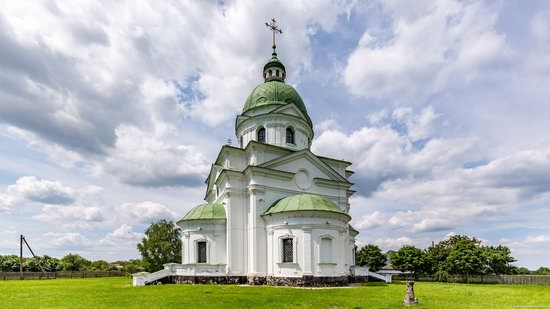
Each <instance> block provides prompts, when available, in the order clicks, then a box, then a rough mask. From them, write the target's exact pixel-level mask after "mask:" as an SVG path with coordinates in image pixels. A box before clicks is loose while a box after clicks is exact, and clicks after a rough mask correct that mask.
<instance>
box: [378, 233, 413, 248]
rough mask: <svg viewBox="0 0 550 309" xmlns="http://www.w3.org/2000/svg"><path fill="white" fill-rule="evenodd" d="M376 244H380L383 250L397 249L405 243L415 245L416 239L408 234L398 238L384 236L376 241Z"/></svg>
mask: <svg viewBox="0 0 550 309" xmlns="http://www.w3.org/2000/svg"><path fill="white" fill-rule="evenodd" d="M374 244H375V245H378V246H380V248H381V249H382V250H397V249H399V248H401V247H403V246H405V245H414V241H413V240H412V239H410V238H409V237H406V236H401V237H398V238H384V239H377V240H375V241H374Z"/></svg>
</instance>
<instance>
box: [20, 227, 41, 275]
mask: <svg viewBox="0 0 550 309" xmlns="http://www.w3.org/2000/svg"><path fill="white" fill-rule="evenodd" d="M23 242H25V245H27V248H29V251H30V252H31V254H32V256H33V257H34V258H35V259H36V261H37V262H38V267H40V270H41V271H42V273H43V274H44V275H45V274H46V272H45V271H44V268H42V264H40V258H39V257H38V256H36V255H35V254H34V252H33V251H32V249H31V246H29V243H28V242H27V240H26V239H25V236H23V235H21V238H20V239H19V274H20V279H21V280H23Z"/></svg>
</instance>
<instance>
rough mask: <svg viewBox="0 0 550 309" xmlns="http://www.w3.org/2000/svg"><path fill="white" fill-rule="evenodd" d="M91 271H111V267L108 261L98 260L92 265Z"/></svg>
mask: <svg viewBox="0 0 550 309" xmlns="http://www.w3.org/2000/svg"><path fill="white" fill-rule="evenodd" d="M90 269H91V270H109V269H111V265H109V263H107V261H104V260H97V261H93V262H92V263H91V264H90Z"/></svg>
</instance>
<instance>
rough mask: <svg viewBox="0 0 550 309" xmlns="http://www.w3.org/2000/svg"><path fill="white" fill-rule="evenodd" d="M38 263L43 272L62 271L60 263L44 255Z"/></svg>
mask: <svg viewBox="0 0 550 309" xmlns="http://www.w3.org/2000/svg"><path fill="white" fill-rule="evenodd" d="M40 263H41V264H42V267H43V268H44V270H45V271H60V270H62V269H63V265H62V264H61V261H60V260H59V259H57V258H54V257H51V256H49V255H44V256H43V257H42V258H40Z"/></svg>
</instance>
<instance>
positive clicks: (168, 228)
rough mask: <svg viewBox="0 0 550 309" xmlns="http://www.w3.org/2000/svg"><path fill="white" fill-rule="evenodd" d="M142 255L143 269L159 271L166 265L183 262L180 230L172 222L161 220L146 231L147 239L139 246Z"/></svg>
mask: <svg viewBox="0 0 550 309" xmlns="http://www.w3.org/2000/svg"><path fill="white" fill-rule="evenodd" d="M137 248H138V250H139V252H140V253H141V257H142V262H143V267H144V268H145V269H146V270H147V271H149V272H153V271H157V270H161V269H162V268H163V266H162V265H163V264H166V263H179V262H181V238H180V230H179V229H178V228H177V227H176V226H175V225H174V223H172V221H166V220H160V221H158V222H155V223H151V225H150V226H149V227H148V228H147V230H145V237H144V238H143V239H142V241H141V243H139V244H138V245H137Z"/></svg>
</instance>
